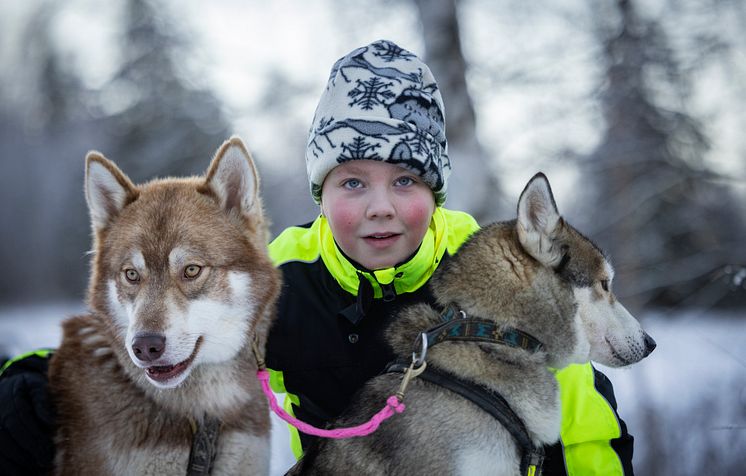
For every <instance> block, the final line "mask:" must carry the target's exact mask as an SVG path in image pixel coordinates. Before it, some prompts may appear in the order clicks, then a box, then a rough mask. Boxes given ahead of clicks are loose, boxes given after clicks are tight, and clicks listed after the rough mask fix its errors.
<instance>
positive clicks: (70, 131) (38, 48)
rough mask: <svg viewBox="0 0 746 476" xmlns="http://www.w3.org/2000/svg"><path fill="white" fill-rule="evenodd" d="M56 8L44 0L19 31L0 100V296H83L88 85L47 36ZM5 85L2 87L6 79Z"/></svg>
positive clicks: (55, 43) (5, 297)
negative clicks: (0, 165)
mask: <svg viewBox="0 0 746 476" xmlns="http://www.w3.org/2000/svg"><path fill="white" fill-rule="evenodd" d="M58 14H59V8H58V7H57V5H56V4H54V3H51V2H43V3H41V4H39V5H36V6H34V7H33V8H32V14H31V15H30V18H31V21H30V22H29V23H28V24H26V25H24V27H23V28H21V29H20V30H19V32H18V34H19V38H20V41H18V45H19V50H20V51H19V56H20V57H21V58H23V61H20V62H19V63H17V64H16V67H15V68H13V69H12V74H10V75H9V76H8V77H7V78H6V81H11V82H12V83H13V88H8V89H13V90H14V93H13V94H12V95H8V93H7V92H6V93H5V95H4V97H3V101H2V107H0V116H1V117H2V119H0V154H1V155H2V156H3V157H4V158H5V159H6V160H4V162H3V174H2V178H1V179H0V202H2V203H4V204H12V206H3V208H2V214H0V217H2V224H3V225H2V237H1V238H0V239H1V241H2V247H0V260H1V261H2V263H3V264H4V266H5V267H6V270H8V272H7V273H3V274H2V275H0V299H3V300H23V299H28V298H35V299H44V298H49V297H60V296H82V290H83V286H84V283H85V275H86V273H85V266H86V259H85V258H84V253H83V250H85V249H86V246H87V244H86V242H87V241H88V224H87V220H86V215H85V211H84V207H83V196H82V192H81V190H82V188H81V183H82V175H83V173H82V172H83V166H82V157H83V153H84V149H83V147H84V146H83V145H82V144H83V142H84V141H85V139H84V136H87V135H88V134H90V128H91V126H92V122H91V121H90V119H87V118H85V117H84V110H85V105H84V98H85V96H86V90H85V88H84V86H83V85H82V82H81V81H80V79H79V78H78V77H77V76H76V75H75V74H74V72H73V71H71V70H70V69H69V67H67V66H68V65H66V62H65V61H64V59H63V58H62V57H61V53H60V50H59V49H58V42H57V41H55V38H54V35H53V31H54V28H53V25H54V21H55V19H56V18H57V15H58ZM5 86H8V84H7V83H6V84H5Z"/></svg>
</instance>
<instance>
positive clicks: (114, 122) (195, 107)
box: [101, 0, 230, 182]
mask: <svg viewBox="0 0 746 476" xmlns="http://www.w3.org/2000/svg"><path fill="white" fill-rule="evenodd" d="M123 20H124V25H125V28H124V39H123V41H122V44H121V48H122V54H121V56H122V65H121V67H120V69H119V71H118V73H117V74H116V75H115V76H114V78H113V79H112V81H111V82H110V83H109V84H107V85H106V86H105V87H104V88H103V89H102V91H101V98H102V101H103V103H102V107H103V108H104V109H111V108H116V109H118V111H116V112H115V113H113V114H112V115H111V116H110V117H109V118H107V119H106V121H105V126H106V128H107V134H108V135H109V137H110V138H111V143H110V144H109V147H110V149H108V150H105V151H104V152H105V153H107V154H108V155H109V156H110V158H112V159H113V160H115V161H117V162H118V163H119V164H120V165H122V168H123V170H125V171H126V172H127V173H128V174H129V175H130V177H131V178H132V179H133V180H134V181H136V182H137V181H141V180H144V179H149V178H152V177H153V176H165V175H185V174H190V173H201V172H203V171H204V170H205V169H206V168H207V164H208V161H209V159H210V157H212V155H213V154H214V152H215V150H217V147H218V146H219V145H220V144H221V143H222V141H224V140H225V139H226V138H227V137H228V136H229V135H230V132H229V125H228V122H227V120H226V119H225V117H224V116H223V113H222V110H221V107H220V104H219V103H218V101H217V99H216V98H215V96H214V95H213V94H212V93H211V92H210V91H208V90H206V89H201V88H199V87H198V86H196V85H194V84H193V83H192V82H191V81H190V80H188V79H187V77H186V68H185V67H184V66H183V65H184V62H185V60H186V58H187V55H188V54H189V48H188V45H187V44H186V41H185V39H184V38H185V37H186V35H184V34H183V33H181V32H179V31H177V29H176V26H175V24H174V23H173V22H172V21H171V20H170V18H169V17H168V11H167V9H166V8H164V5H163V4H159V3H157V2H155V1H152V0H126V2H125V9H124V19H123ZM107 101H108V103H107Z"/></svg>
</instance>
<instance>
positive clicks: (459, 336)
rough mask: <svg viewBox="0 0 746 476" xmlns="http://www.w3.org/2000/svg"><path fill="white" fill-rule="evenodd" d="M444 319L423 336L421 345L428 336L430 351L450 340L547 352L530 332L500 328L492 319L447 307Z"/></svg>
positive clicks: (427, 345) (427, 341)
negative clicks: (433, 347) (431, 348)
mask: <svg viewBox="0 0 746 476" xmlns="http://www.w3.org/2000/svg"><path fill="white" fill-rule="evenodd" d="M440 319H441V320H442V321H443V322H441V323H440V324H438V325H437V326H435V327H431V328H430V329H428V330H427V331H425V332H423V333H422V334H420V337H418V343H419V342H420V341H421V339H422V338H423V337H422V336H423V335H424V338H425V339H426V347H427V348H430V347H432V346H434V345H436V344H439V343H441V342H443V341H446V340H453V341H475V342H488V343H494V344H503V345H507V346H509V347H515V348H519V349H523V350H526V351H528V352H531V353H534V352H538V351H540V350H541V349H543V348H544V344H542V343H541V342H540V341H539V340H538V339H537V338H535V337H534V336H532V335H531V334H529V333H527V332H524V331H522V330H520V329H516V328H514V327H509V326H500V325H498V324H497V323H495V322H494V321H491V320H488V319H483V318H480V317H470V316H469V315H468V314H467V313H466V311H463V310H457V308H456V306H455V305H454V304H450V305H448V306H447V307H446V309H445V310H444V311H443V312H442V313H441V314H440Z"/></svg>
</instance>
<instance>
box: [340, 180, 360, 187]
mask: <svg viewBox="0 0 746 476" xmlns="http://www.w3.org/2000/svg"><path fill="white" fill-rule="evenodd" d="M342 186H343V187H344V188H350V189H353V188H360V187H362V186H363V184H362V183H361V182H360V180H358V179H347V180H345V181H344V182H343V183H342Z"/></svg>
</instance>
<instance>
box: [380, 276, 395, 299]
mask: <svg viewBox="0 0 746 476" xmlns="http://www.w3.org/2000/svg"><path fill="white" fill-rule="evenodd" d="M378 284H379V285H380V286H381V292H382V293H383V300H384V301H385V302H391V301H393V300H394V299H396V289H395V288H394V282H393V281H392V282H390V283H389V284H381V283H378Z"/></svg>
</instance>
